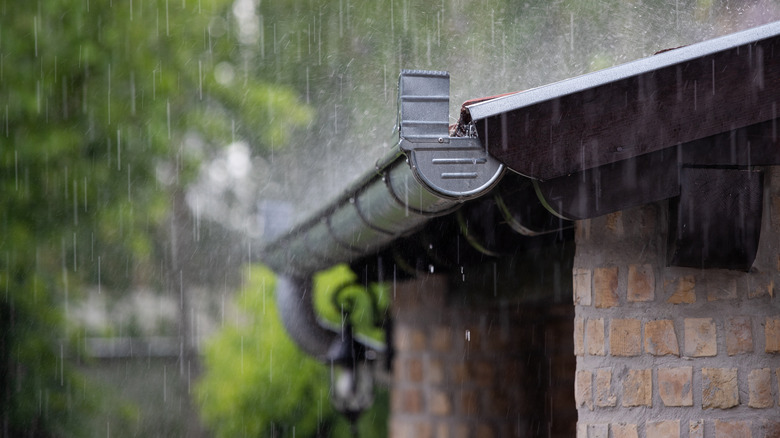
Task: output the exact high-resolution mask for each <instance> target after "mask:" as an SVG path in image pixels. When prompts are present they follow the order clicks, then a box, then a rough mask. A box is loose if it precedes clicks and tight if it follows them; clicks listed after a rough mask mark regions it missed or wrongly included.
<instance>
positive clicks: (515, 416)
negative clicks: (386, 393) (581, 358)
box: [390, 275, 576, 438]
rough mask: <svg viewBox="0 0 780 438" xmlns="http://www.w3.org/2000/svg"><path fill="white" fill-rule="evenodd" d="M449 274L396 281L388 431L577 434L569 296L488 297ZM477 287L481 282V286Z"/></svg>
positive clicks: (410, 436)
mask: <svg viewBox="0 0 780 438" xmlns="http://www.w3.org/2000/svg"><path fill="white" fill-rule="evenodd" d="M487 289H489V290H486V291H485V294H484V296H485V297H486V298H484V299H481V300H479V301H480V302H481V304H475V303H473V302H471V303H468V302H466V301H464V297H462V296H458V295H457V294H453V293H452V292H451V291H448V279H447V277H446V276H439V275H431V276H423V277H422V278H420V279H418V280H414V281H410V282H406V283H398V285H397V288H396V290H395V296H394V298H393V311H394V312H393V314H394V327H395V331H394V344H395V353H396V356H395V361H394V364H393V384H392V387H391V419H390V436H391V437H395V438H401V437H403V438H414V437H423V438H427V437H442V438H444V437H447V438H449V437H499V436H500V437H535V436H539V437H547V436H573V434H574V425H575V424H574V423H575V421H576V417H575V416H576V411H575V410H574V400H573V391H572V388H573V387H574V373H573V371H574V356H573V355H572V354H571V348H572V341H571V330H572V320H573V312H572V311H571V304H569V303H565V304H557V305H545V306H542V305H538V304H537V305H518V304H517V303H513V304H508V303H503V304H499V303H495V302H493V303H490V301H491V299H490V297H492V286H491V287H489V288H487ZM477 292H479V291H477Z"/></svg>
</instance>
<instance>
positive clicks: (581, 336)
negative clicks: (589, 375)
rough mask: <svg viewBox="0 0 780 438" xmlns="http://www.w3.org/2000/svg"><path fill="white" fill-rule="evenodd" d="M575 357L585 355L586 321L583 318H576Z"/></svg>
mask: <svg viewBox="0 0 780 438" xmlns="http://www.w3.org/2000/svg"><path fill="white" fill-rule="evenodd" d="M574 355H575V356H584V355H585V320H584V319H582V317H581V316H575V317H574Z"/></svg>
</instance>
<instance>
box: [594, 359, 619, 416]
mask: <svg viewBox="0 0 780 438" xmlns="http://www.w3.org/2000/svg"><path fill="white" fill-rule="evenodd" d="M616 405H617V397H616V396H615V395H614V394H612V369H611V368H601V369H598V370H596V406H598V407H600V408H606V407H612V406H616Z"/></svg>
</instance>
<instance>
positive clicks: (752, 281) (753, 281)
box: [748, 276, 775, 299]
mask: <svg viewBox="0 0 780 438" xmlns="http://www.w3.org/2000/svg"><path fill="white" fill-rule="evenodd" d="M764 296H769V297H770V298H773V297H774V296H775V282H774V281H773V280H772V279H771V278H769V277H765V276H760V277H754V276H750V277H748V298H751V299H752V298H760V297H764Z"/></svg>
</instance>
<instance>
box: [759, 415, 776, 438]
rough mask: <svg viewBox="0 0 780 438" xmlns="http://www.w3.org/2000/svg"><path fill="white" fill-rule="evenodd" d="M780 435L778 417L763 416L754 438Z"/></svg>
mask: <svg viewBox="0 0 780 438" xmlns="http://www.w3.org/2000/svg"><path fill="white" fill-rule="evenodd" d="M778 437H780V419H768V418H764V419H763V420H762V421H761V424H760V426H759V428H758V435H757V436H756V438H778Z"/></svg>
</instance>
